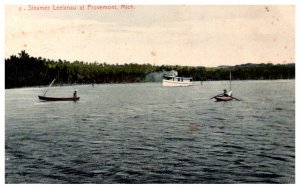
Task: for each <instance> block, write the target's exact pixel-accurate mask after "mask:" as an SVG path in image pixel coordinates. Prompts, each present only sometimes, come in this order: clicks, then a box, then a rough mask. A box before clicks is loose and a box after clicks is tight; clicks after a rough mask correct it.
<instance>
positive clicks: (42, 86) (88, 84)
mask: <svg viewBox="0 0 300 190" xmlns="http://www.w3.org/2000/svg"><path fill="white" fill-rule="evenodd" d="M287 80H295V78H294V79H263V80H261V79H253V80H252V79H250V80H232V81H233V82H238V81H241V82H246V81H274V82H275V81H287ZM217 81H220V82H227V80H208V81H203V84H205V83H206V82H217ZM194 82H197V83H201V81H194ZM147 83H161V82H123V83H94V85H108V84H112V85H116V84H124V85H126V84H147ZM48 86H49V85H41V86H22V87H15V88H5V90H9V89H23V88H47V87H48ZM77 86H92V84H91V83H80V84H67V83H65V84H62V85H52V87H77ZM192 86H202V85H192Z"/></svg>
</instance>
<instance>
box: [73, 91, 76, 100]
mask: <svg viewBox="0 0 300 190" xmlns="http://www.w3.org/2000/svg"><path fill="white" fill-rule="evenodd" d="M73 98H77V89H75V90H74V92H73Z"/></svg>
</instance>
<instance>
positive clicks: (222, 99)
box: [214, 96, 233, 101]
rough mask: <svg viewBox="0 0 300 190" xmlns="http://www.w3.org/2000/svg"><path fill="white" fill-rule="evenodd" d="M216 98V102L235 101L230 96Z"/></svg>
mask: <svg viewBox="0 0 300 190" xmlns="http://www.w3.org/2000/svg"><path fill="white" fill-rule="evenodd" d="M214 98H215V99H216V101H230V100H233V98H232V97H230V96H216V97H214Z"/></svg>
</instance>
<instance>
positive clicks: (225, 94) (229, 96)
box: [210, 72, 240, 102]
mask: <svg viewBox="0 0 300 190" xmlns="http://www.w3.org/2000/svg"><path fill="white" fill-rule="evenodd" d="M229 84H230V85H229V88H230V89H229V92H227V90H226V89H224V90H223V93H221V94H218V95H216V96H214V97H212V98H210V99H213V98H214V99H215V100H216V101H217V102H220V101H231V100H238V101H240V99H238V98H235V97H233V96H232V90H231V72H230V83H229Z"/></svg>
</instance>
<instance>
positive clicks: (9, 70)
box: [5, 50, 295, 88]
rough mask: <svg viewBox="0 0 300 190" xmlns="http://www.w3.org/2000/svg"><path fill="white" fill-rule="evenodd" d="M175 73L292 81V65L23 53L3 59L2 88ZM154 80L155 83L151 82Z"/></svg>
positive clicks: (205, 77)
mask: <svg viewBox="0 0 300 190" xmlns="http://www.w3.org/2000/svg"><path fill="white" fill-rule="evenodd" d="M172 69H173V70H176V71H178V73H179V75H180V76H186V77H193V79H194V81H205V80H228V79H229V72H231V73H232V75H233V76H234V77H233V78H234V79H238V80H250V79H254V80H261V79H294V78H295V64H285V65H280V64H278V65H273V64H244V65H238V66H233V67H217V68H205V67H191V66H178V65H176V66H169V65H162V66H154V65H150V64H137V63H129V64H128V63H125V64H120V65H119V64H106V63H97V62H94V63H85V62H82V61H74V62H69V61H66V60H60V59H59V60H58V61H54V60H50V59H45V58H41V57H38V58H36V57H31V56H30V55H28V54H27V53H26V52H25V51H24V50H23V51H21V53H19V54H18V56H15V55H12V56H11V57H10V58H8V59H5V88H15V87H25V86H39V85H48V84H49V83H50V82H51V81H52V80H53V79H54V78H55V79H56V83H59V84H66V83H67V84H73V83H125V82H126V83H127V82H145V81H147V82H149V81H150V82H151V81H160V80H159V78H157V77H153V76H151V77H147V76H150V75H151V74H155V75H156V76H159V77H162V71H163V70H172ZM154 78H155V80H154ZM157 79H158V80H157Z"/></svg>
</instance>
